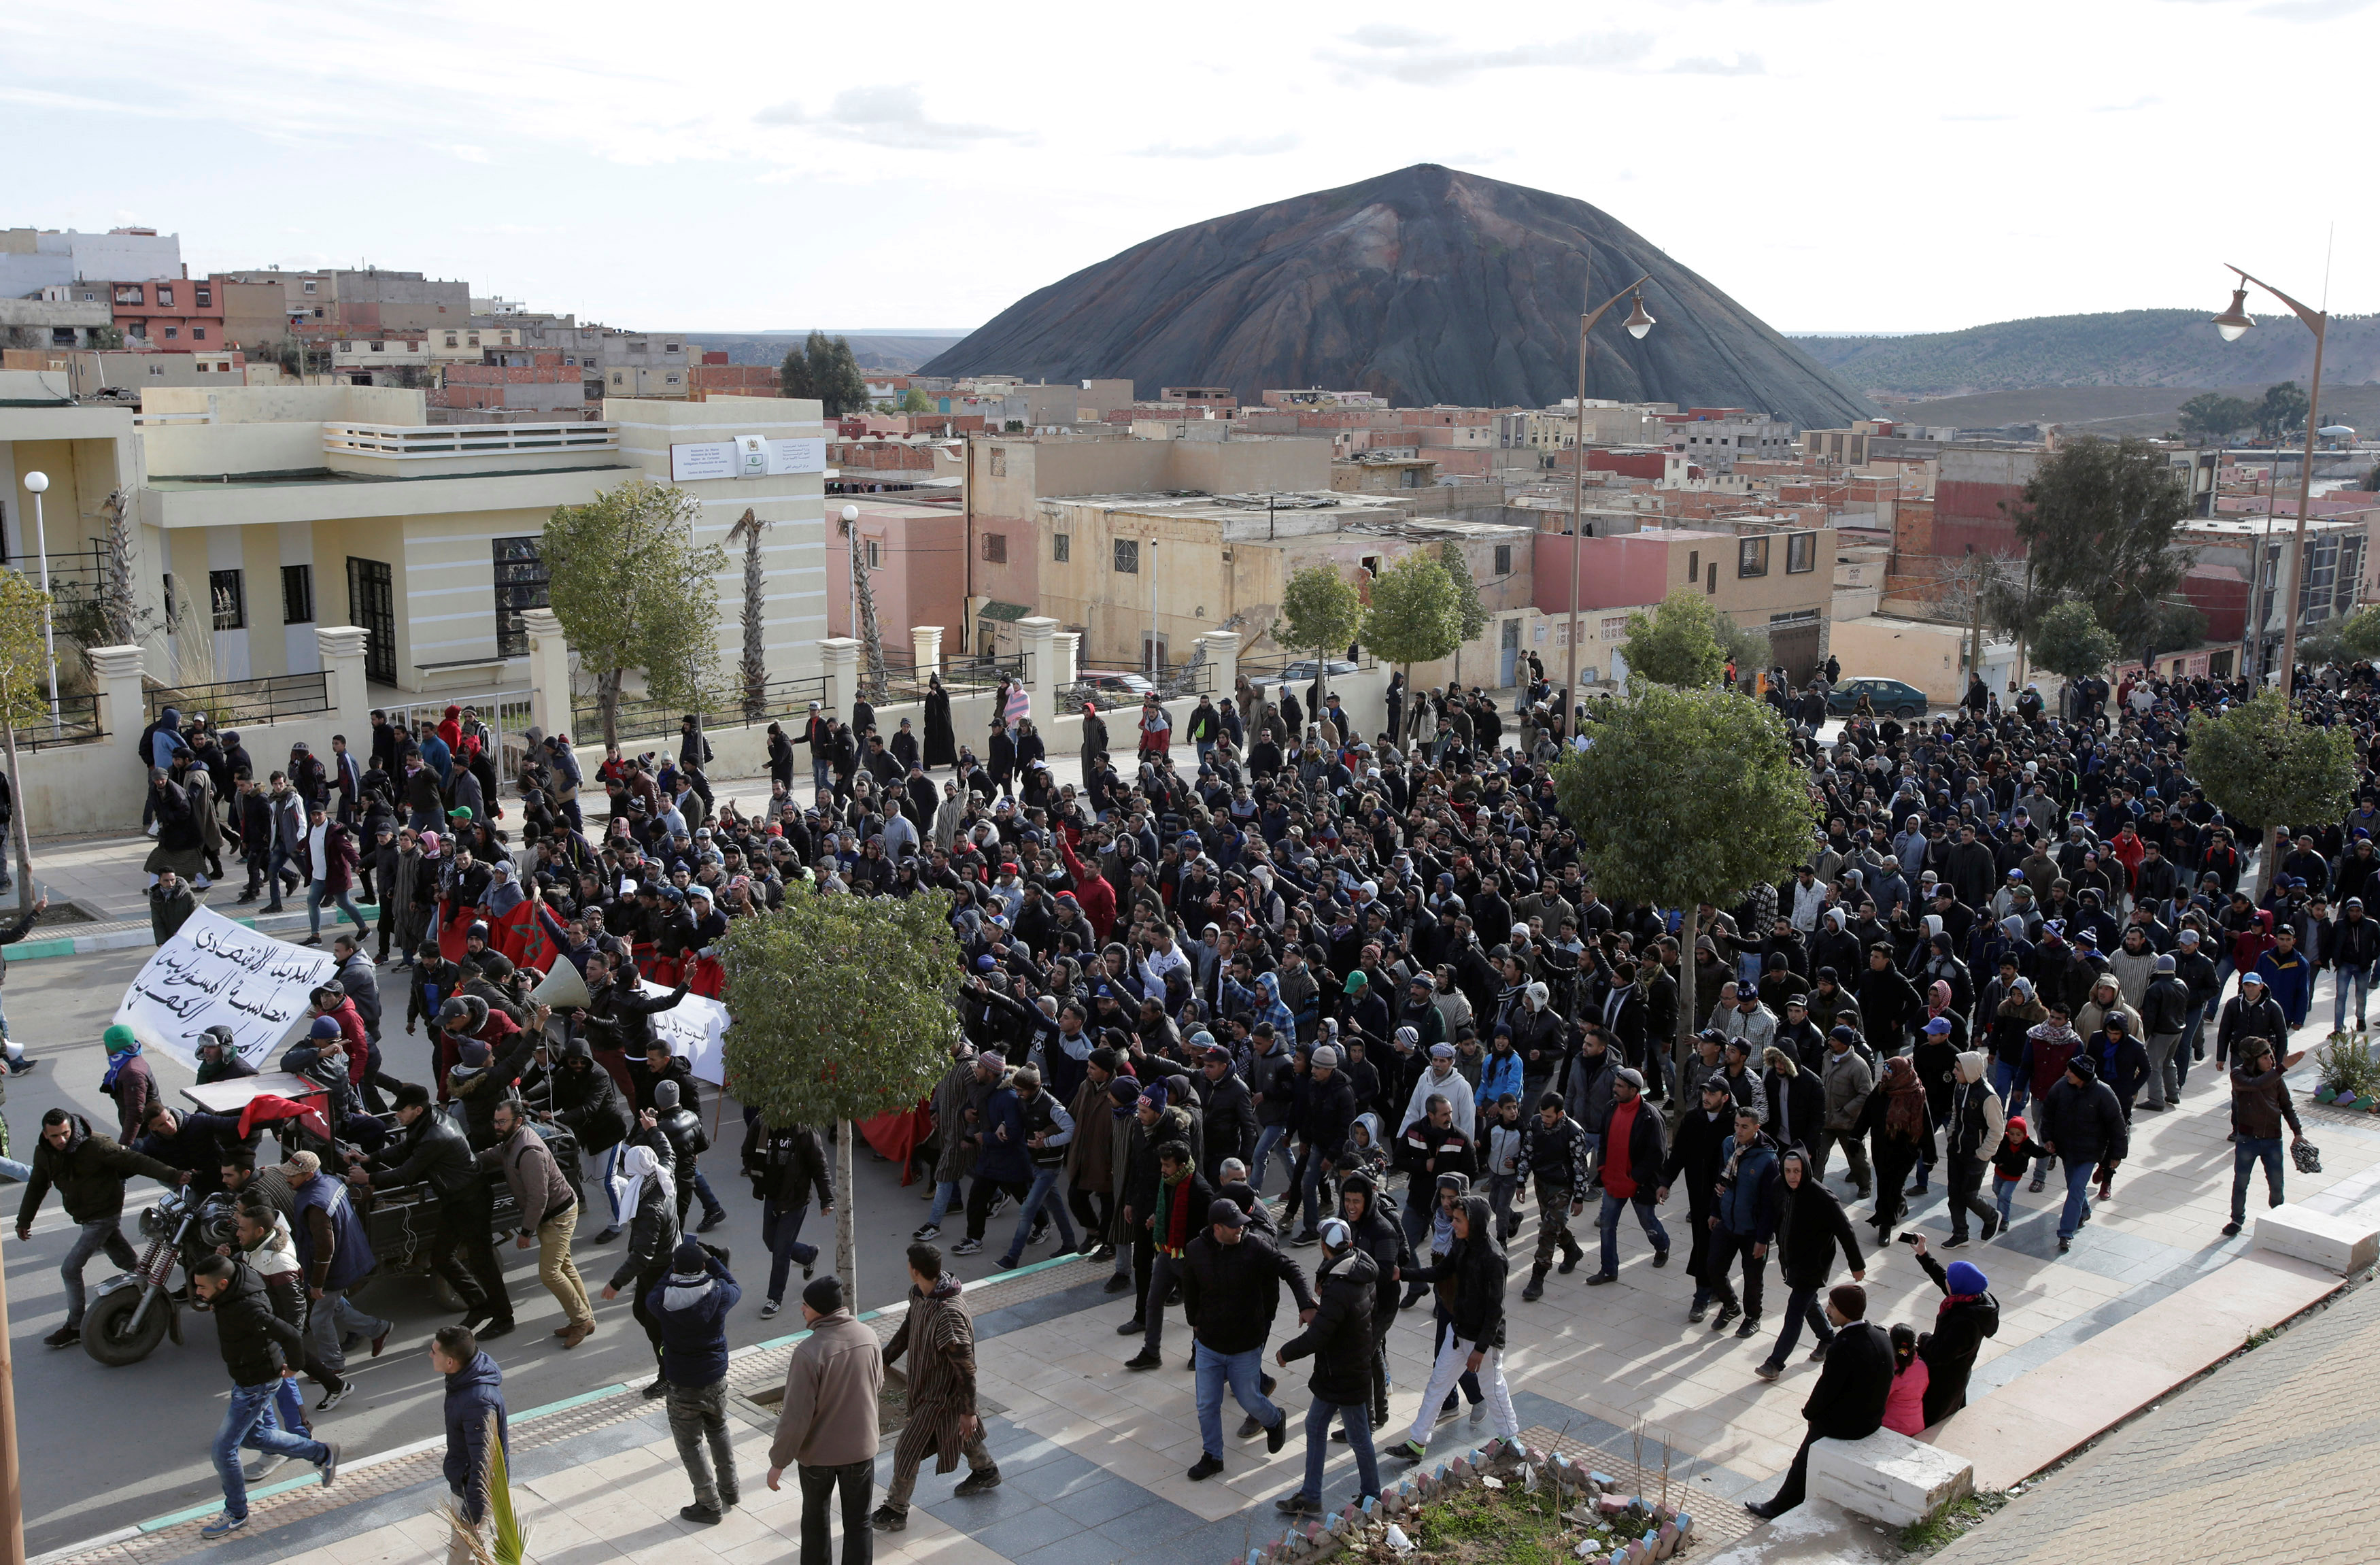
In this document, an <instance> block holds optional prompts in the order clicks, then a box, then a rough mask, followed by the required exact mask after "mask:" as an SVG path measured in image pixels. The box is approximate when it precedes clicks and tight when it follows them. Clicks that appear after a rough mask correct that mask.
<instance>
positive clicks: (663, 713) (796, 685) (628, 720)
mask: <svg viewBox="0 0 2380 1565" xmlns="http://www.w3.org/2000/svg"><path fill="white" fill-rule="evenodd" d="M825 699H826V680H825V679H824V678H823V677H822V676H817V675H812V676H808V677H804V678H788V679H771V680H770V681H768V682H767V683H766V684H764V685H759V686H758V687H756V688H754V689H752V690H750V691H747V690H746V689H745V688H744V687H743V686H742V685H722V686H719V687H718V688H715V689H712V690H709V691H706V692H704V694H703V698H702V703H701V707H700V709H699V710H700V713H701V717H702V726H703V727H704V728H706V729H719V728H750V727H753V726H754V725H756V724H759V723H764V722H782V721H783V720H785V719H787V718H795V717H801V716H804V715H806V714H807V712H808V711H809V705H810V703H811V702H812V701H820V702H823V701H824V700H825ZM687 710H689V709H687V708H686V707H685V706H684V705H673V704H671V703H669V702H666V701H653V700H630V699H627V698H623V699H622V700H621V702H620V710H619V728H618V734H619V739H620V743H621V744H622V745H624V746H625V745H626V744H628V743H629V742H630V741H631V740H650V739H653V738H657V737H662V736H666V735H672V734H676V733H678V732H679V730H680V728H681V726H682V725H683V724H684V723H685V722H686V712H687ZM570 720H571V737H572V738H573V739H575V740H576V741H577V742H578V743H579V744H582V745H585V744H592V743H595V742H597V741H598V740H600V739H601V737H602V734H603V703H602V702H601V701H600V700H598V699H597V698H595V697H594V696H592V695H574V696H573V697H572V698H571V699H570Z"/></svg>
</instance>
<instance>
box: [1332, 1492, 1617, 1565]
mask: <svg viewBox="0 0 2380 1565" xmlns="http://www.w3.org/2000/svg"><path fill="white" fill-rule="evenodd" d="M1400 1525H1402V1526H1403V1528H1404V1531H1405V1535H1406V1536H1407V1537H1409V1538H1411V1539H1412V1540H1413V1544H1414V1551H1413V1552H1412V1553H1411V1554H1403V1555H1401V1554H1398V1553H1396V1552H1395V1551H1393V1550H1392V1549H1390V1548H1389V1547H1388V1546H1387V1545H1385V1544H1376V1545H1374V1546H1372V1547H1370V1548H1368V1549H1367V1550H1366V1551H1365V1553H1364V1554H1363V1555H1362V1556H1361V1558H1363V1559H1366V1560H1367V1561H1372V1562H1375V1565H1568V1562H1569V1561H1570V1560H1572V1559H1574V1558H1575V1557H1576V1551H1577V1549H1578V1547H1579V1544H1580V1543H1581V1542H1582V1541H1584V1540H1585V1539H1589V1538H1592V1539H1594V1540H1595V1541H1596V1546H1597V1547H1596V1548H1595V1549H1594V1550H1593V1553H1594V1555H1595V1557H1596V1558H1598V1559H1601V1558H1605V1557H1608V1556H1609V1554H1610V1553H1611V1551H1612V1550H1613V1549H1614V1548H1617V1547H1621V1546H1622V1545H1624V1544H1625V1543H1626V1542H1627V1541H1628V1540H1629V1539H1631V1538H1633V1537H1637V1536H1640V1535H1643V1534H1644V1533H1645V1531H1646V1530H1647V1525H1648V1523H1646V1521H1645V1520H1644V1519H1642V1518H1637V1519H1634V1520H1633V1521H1632V1520H1631V1519H1630V1518H1628V1517H1624V1516H1623V1517H1619V1518H1611V1519H1598V1520H1597V1522H1596V1523H1594V1524H1592V1525H1588V1524H1586V1523H1584V1522H1583V1521H1582V1520H1581V1519H1580V1511H1579V1508H1578V1507H1577V1506H1576V1505H1573V1506H1572V1507H1571V1509H1570V1510H1569V1512H1568V1513H1560V1512H1558V1511H1557V1510H1556V1509H1555V1506H1554V1504H1553V1500H1552V1497H1551V1495H1550V1494H1549V1493H1548V1492H1545V1491H1540V1492H1538V1493H1536V1494H1524V1493H1523V1492H1521V1491H1520V1490H1517V1489H1511V1488H1507V1489H1488V1488H1469V1489H1463V1490H1461V1491H1459V1492H1458V1493H1457V1494H1456V1495H1455V1496H1454V1497H1453V1498H1451V1499H1448V1500H1445V1501H1442V1502H1433V1503H1432V1504H1430V1505H1429V1506H1428V1507H1427V1510H1424V1511H1423V1513H1422V1514H1421V1516H1420V1517H1418V1518H1416V1519H1408V1520H1406V1521H1404V1522H1403V1523H1400Z"/></svg>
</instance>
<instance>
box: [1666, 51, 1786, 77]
mask: <svg viewBox="0 0 2380 1565" xmlns="http://www.w3.org/2000/svg"><path fill="white" fill-rule="evenodd" d="M1669 69H1670V74H1671V75H1672V76H1767V74H1768V69H1767V67H1766V66H1763V65H1762V64H1761V63H1760V56H1759V55H1735V56H1734V57H1733V58H1731V59H1725V60H1720V59H1713V58H1711V57H1709V56H1707V55H1695V56H1694V57H1692V58H1690V59H1683V60H1678V61H1675V62H1673V63H1672V64H1671V65H1670V67H1669Z"/></svg>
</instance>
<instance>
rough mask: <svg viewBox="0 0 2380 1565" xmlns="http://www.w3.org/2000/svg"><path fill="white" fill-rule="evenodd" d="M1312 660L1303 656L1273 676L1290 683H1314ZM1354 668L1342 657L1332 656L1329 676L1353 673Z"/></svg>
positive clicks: (1353, 665)
mask: <svg viewBox="0 0 2380 1565" xmlns="http://www.w3.org/2000/svg"><path fill="white" fill-rule="evenodd" d="M1314 670H1315V661H1314V660H1313V659H1312V658H1305V659H1301V660H1300V661H1296V662H1293V663H1292V664H1290V665H1289V666H1288V667H1287V668H1284V669H1282V670H1281V673H1279V674H1277V675H1275V677H1276V678H1278V679H1280V680H1281V681H1282V682H1284V683H1287V684H1291V685H1311V684H1313V683H1314ZM1355 670H1356V665H1355V664H1354V663H1351V662H1349V661H1347V660H1346V659H1344V658H1333V659H1331V660H1330V677H1331V678H1333V679H1336V678H1338V677H1339V676H1340V675H1341V674H1342V673H1354V672H1355Z"/></svg>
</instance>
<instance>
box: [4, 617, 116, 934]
mask: <svg viewBox="0 0 2380 1565" xmlns="http://www.w3.org/2000/svg"><path fill="white" fill-rule="evenodd" d="M49 612H50V595H49V594H48V593H46V592H43V591H42V589H41V588H40V587H39V586H38V585H36V584H35V583H34V581H33V578H32V577H31V576H27V575H25V574H24V573H23V572H22V571H12V570H0V737H5V740H6V748H7V753H8V792H9V796H10V797H11V798H13V799H15V800H16V802H17V807H16V814H15V830H14V831H11V832H10V833H9V835H10V836H11V837H12V838H13V839H14V840H15V844H16V849H17V905H18V907H19V908H26V907H30V906H31V905H32V903H33V839H32V836H31V831H32V826H31V816H32V802H31V800H30V798H28V797H27V795H26V793H25V774H24V772H23V771H22V770H20V769H19V767H18V760H17V730H18V729H20V728H30V727H32V726H33V725H34V724H35V723H36V722H47V721H48V719H49V715H50V658H49V651H48V649H47V648H46V647H45V646H44V645H43V642H42V616H43V615H45V614H47V613H49ZM119 721H120V720H119Z"/></svg>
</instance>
